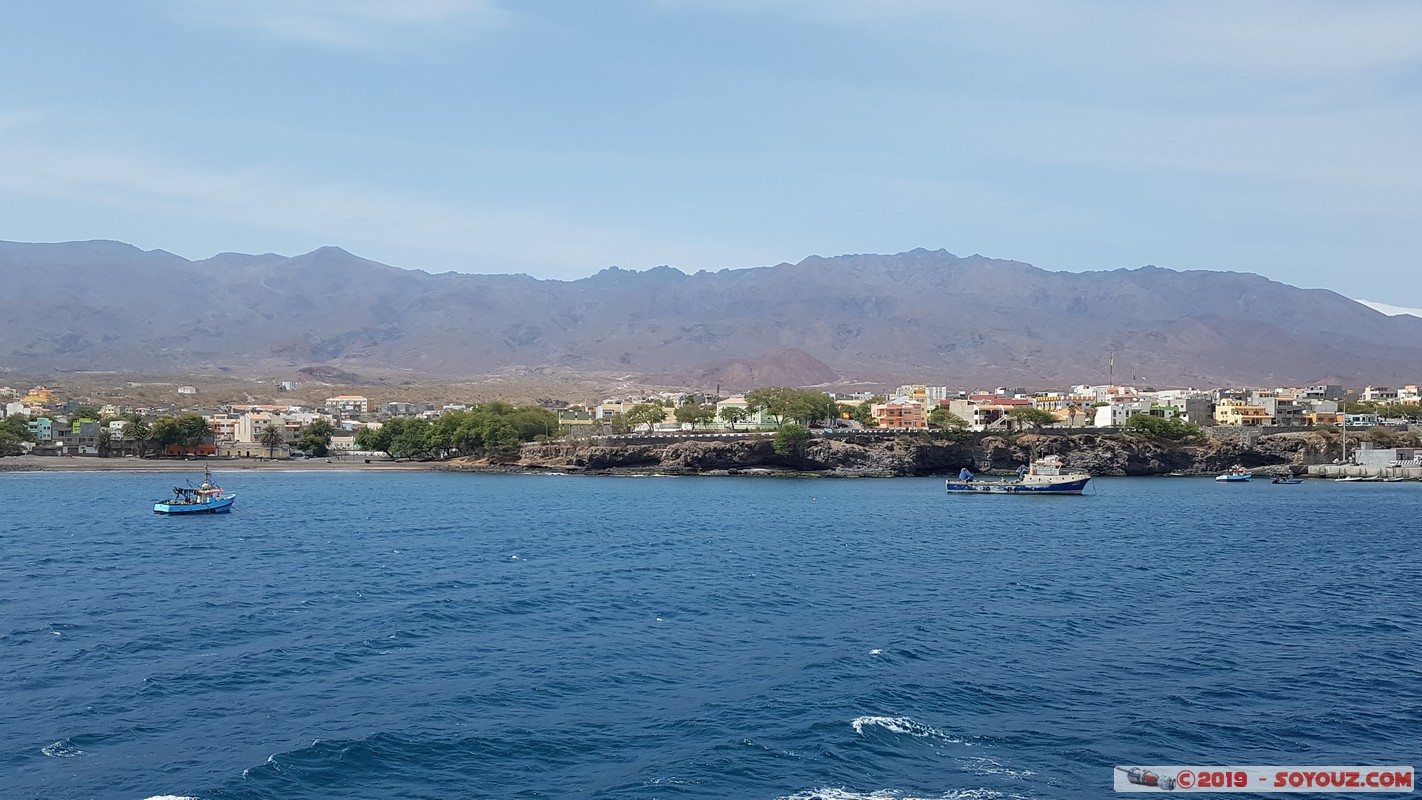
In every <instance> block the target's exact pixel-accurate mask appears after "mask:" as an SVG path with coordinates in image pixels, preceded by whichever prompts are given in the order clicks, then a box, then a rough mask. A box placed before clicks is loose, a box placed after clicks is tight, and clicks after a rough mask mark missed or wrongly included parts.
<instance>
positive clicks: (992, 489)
mask: <svg viewBox="0 0 1422 800" xmlns="http://www.w3.org/2000/svg"><path fill="white" fill-rule="evenodd" d="M1090 480H1091V478H1079V479H1076V480H1069V481H1057V482H1055V483H1046V482H1041V483H1019V482H1017V481H948V483H947V488H948V494H1081V493H1082V491H1084V490H1085V489H1086V483H1087V481H1090Z"/></svg>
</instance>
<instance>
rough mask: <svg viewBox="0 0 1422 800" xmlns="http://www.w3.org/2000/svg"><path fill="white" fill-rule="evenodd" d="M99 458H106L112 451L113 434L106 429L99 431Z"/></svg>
mask: <svg viewBox="0 0 1422 800" xmlns="http://www.w3.org/2000/svg"><path fill="white" fill-rule="evenodd" d="M98 448H99V457H100V458H108V457H109V453H110V452H111V451H112V450H113V449H114V434H113V431H111V430H109V429H108V428H100V429H99V441H98Z"/></svg>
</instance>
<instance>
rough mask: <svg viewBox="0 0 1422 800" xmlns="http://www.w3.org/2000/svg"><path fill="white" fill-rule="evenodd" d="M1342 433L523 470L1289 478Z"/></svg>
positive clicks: (697, 448) (650, 447)
mask: <svg viewBox="0 0 1422 800" xmlns="http://www.w3.org/2000/svg"><path fill="white" fill-rule="evenodd" d="M1337 447H1338V446H1337V437H1336V435H1332V436H1330V435H1328V434H1322V433H1282V434H1274V435H1266V436H1261V437H1259V438H1258V440H1257V441H1255V442H1253V443H1249V442H1246V441H1245V440H1242V439H1230V438H1222V439H1206V440H1204V441H1196V442H1191V443H1186V444H1181V443H1175V442H1165V441H1159V440H1152V439H1142V438H1136V437H1130V436H1124V435H1118V434H1110V435H1106V434H1095V433H1091V434H1076V435H1062V434H1052V435H1042V434H1021V435H1018V436H1011V437H1005V436H977V437H974V438H973V439H972V440H970V441H958V440H957V439H956V438H955V437H953V436H949V435H944V434H936V433H927V432H925V433H916V434H905V435H900V436H887V435H883V434H836V435H830V436H822V437H817V438H816V439H815V440H813V441H812V442H811V443H810V444H809V445H807V446H806V447H805V449H804V452H803V453H801V454H799V455H796V456H787V455H781V454H779V453H776V452H775V448H774V443H773V438H772V437H771V436H769V435H765V436H750V437H746V436H737V437H726V438H721V439H718V438H708V437H694V438H692V437H688V438H682V439H677V438H668V439H665V440H664V441H658V440H649V439H629V440H618V439H614V438H607V439H595V440H589V441H588V442H587V443H577V442H568V441H562V442H543V443H534V444H527V445H524V447H523V450H522V453H521V457H520V459H519V461H518V463H517V465H515V466H517V467H519V468H523V469H544V470H559V471H570V472H577V471H583V472H626V471H639V472H662V473H669V474H679V475H696V474H714V473H723V472H741V471H747V470H759V471H766V472H782V473H783V472H801V473H815V474H820V475H826V476H834V477H863V476H907V475H947V474H953V473H955V472H957V471H958V470H960V469H962V468H964V467H967V468H969V469H971V470H973V471H974V472H979V473H1001V474H1007V473H1011V472H1012V471H1013V470H1015V469H1016V468H1017V467H1018V466H1019V465H1021V464H1024V463H1027V462H1028V461H1029V460H1031V459H1032V458H1034V457H1040V456H1044V455H1057V456H1060V457H1061V458H1062V460H1063V462H1064V463H1065V464H1066V465H1067V466H1069V467H1072V468H1075V469H1080V470H1083V471H1086V472H1089V473H1091V474H1092V475H1102V476H1106V475H1165V474H1168V473H1186V474H1196V475H1207V474H1217V473H1220V472H1223V471H1224V470H1226V469H1228V468H1229V467H1230V466H1231V465H1233V464H1240V465H1243V466H1245V467H1249V468H1250V469H1254V470H1256V471H1258V472H1261V473H1263V474H1283V473H1287V472H1290V471H1294V470H1296V469H1297V468H1301V467H1303V466H1305V465H1308V464H1320V463H1327V462H1328V461H1329V460H1330V458H1331V454H1335V453H1336V452H1337Z"/></svg>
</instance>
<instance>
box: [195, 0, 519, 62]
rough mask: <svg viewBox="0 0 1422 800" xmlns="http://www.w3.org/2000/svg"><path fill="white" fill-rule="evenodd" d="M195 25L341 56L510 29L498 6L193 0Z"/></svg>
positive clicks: (488, 1)
mask: <svg viewBox="0 0 1422 800" xmlns="http://www.w3.org/2000/svg"><path fill="white" fill-rule="evenodd" d="M177 9H178V10H179V13H183V14H186V15H187V16H188V17H189V18H191V19H193V20H194V21H196V22H198V23H200V24H204V25H209V26H214V27H223V28H229V29H232V30H239V31H247V32H252V33H257V34H260V35H264V36H268V37H270V38H273V39H278V40H282V41H288V42H295V43H298V44H306V45H315V46H318V47H326V48H333V49H339V50H383V49H391V48H399V47H402V46H405V45H407V44H410V43H412V42H427V41H428V37H430V36H442V37H445V36H454V35H458V34H460V33H467V32H469V31H474V30H483V29H488V28H493V27H497V26H499V25H503V24H506V23H507V22H508V21H509V20H510V19H511V15H510V14H508V13H507V12H506V11H504V10H503V9H501V8H499V7H498V6H497V5H496V3H495V2H494V0H399V1H398V2H390V0H189V2H188V3H184V4H181V5H179V6H177Z"/></svg>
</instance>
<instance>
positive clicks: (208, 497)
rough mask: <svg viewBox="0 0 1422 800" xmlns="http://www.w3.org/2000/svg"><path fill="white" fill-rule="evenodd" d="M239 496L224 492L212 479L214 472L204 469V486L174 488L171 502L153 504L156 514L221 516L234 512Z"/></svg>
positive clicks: (163, 501) (164, 501)
mask: <svg viewBox="0 0 1422 800" xmlns="http://www.w3.org/2000/svg"><path fill="white" fill-rule="evenodd" d="M236 500H237V495H235V494H232V493H230V492H228V491H226V490H224V489H223V488H222V487H221V486H218V485H217V482H216V481H214V480H213V479H212V471H211V470H209V469H208V468H207V467H206V466H204V467H203V468H202V485H201V486H199V487H197V488H196V489H190V488H184V487H182V486H174V487H173V497H172V499H171V500H159V501H158V502H156V503H154V504H153V513H154V514H221V513H224V512H227V511H231V510H232V503H233V502H235V501H236Z"/></svg>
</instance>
